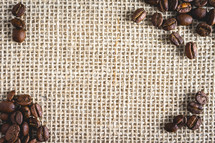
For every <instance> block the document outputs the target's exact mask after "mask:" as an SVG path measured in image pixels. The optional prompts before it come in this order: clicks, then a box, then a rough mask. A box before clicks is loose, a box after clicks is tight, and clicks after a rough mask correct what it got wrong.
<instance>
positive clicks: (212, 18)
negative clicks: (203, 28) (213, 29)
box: [207, 9, 215, 25]
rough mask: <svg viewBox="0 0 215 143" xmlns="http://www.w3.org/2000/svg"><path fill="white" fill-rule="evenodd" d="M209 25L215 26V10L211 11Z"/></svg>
mask: <svg viewBox="0 0 215 143" xmlns="http://www.w3.org/2000/svg"><path fill="white" fill-rule="evenodd" d="M207 23H208V24H209V25H214V24H215V9H211V10H210V11H209V13H208V20H207Z"/></svg>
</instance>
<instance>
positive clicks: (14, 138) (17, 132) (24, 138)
mask: <svg viewBox="0 0 215 143" xmlns="http://www.w3.org/2000/svg"><path fill="white" fill-rule="evenodd" d="M41 117H42V108H41V106H40V105H39V104H37V103H33V102H32V98H31V97H30V95H27V94H22V95H15V91H11V92H9V93H8V95H7V101H1V102H0V120H1V123H2V124H1V126H0V132H1V133H2V135H5V136H3V137H2V138H0V143H37V142H45V141H47V140H48V139H49V130H48V128H47V127H46V126H45V125H43V126H42V125H41V122H40V121H39V119H40V118H41Z"/></svg>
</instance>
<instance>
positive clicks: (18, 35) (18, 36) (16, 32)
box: [12, 28, 26, 43]
mask: <svg viewBox="0 0 215 143" xmlns="http://www.w3.org/2000/svg"><path fill="white" fill-rule="evenodd" d="M25 36H26V33H25V30H24V29H16V28H15V29H13V35H12V37H13V41H15V42H18V43H21V42H23V41H24V40H25Z"/></svg>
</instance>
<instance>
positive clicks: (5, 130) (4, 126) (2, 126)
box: [0, 123, 10, 135]
mask: <svg viewBox="0 0 215 143" xmlns="http://www.w3.org/2000/svg"><path fill="white" fill-rule="evenodd" d="M9 127H10V124H9V123H4V124H2V125H1V129H0V132H1V133H2V134H3V135H5V134H6V132H7V130H8V129H9Z"/></svg>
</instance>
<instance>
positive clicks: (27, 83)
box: [0, 0, 215, 143]
mask: <svg viewBox="0 0 215 143" xmlns="http://www.w3.org/2000/svg"><path fill="white" fill-rule="evenodd" d="M17 2H18V1H11V0H2V1H1V2H0V17H1V19H0V20H1V21H0V22H1V24H0V32H1V45H0V58H1V61H0V65H1V66H0V86H1V90H0V91H1V92H0V93H1V95H0V98H1V99H5V97H6V96H5V95H6V92H8V91H10V90H11V89H15V90H16V92H17V94H19V93H28V94H30V95H31V96H32V97H33V100H34V102H38V103H40V104H41V105H42V107H43V110H44V116H43V119H42V122H43V124H46V125H47V126H48V127H49V129H50V133H51V138H50V140H49V142H50V143H51V142H56V143H61V142H62V143H63V142H64V143H71V142H74V143H75V142H164V143H166V142H169V143H173V142H182V143H184V142H189V143H191V142H215V126H214V122H215V116H214V111H215V102H214V93H215V91H214V85H215V74H214V70H215V66H214V64H215V49H214V43H215V39H214V33H213V34H211V36H208V37H200V36H198V35H197V34H196V33H195V32H194V31H195V27H196V24H197V22H194V23H193V24H192V26H187V27H185V26H179V27H177V29H176V30H175V31H178V32H179V33H180V35H182V36H183V38H184V41H185V43H186V42H189V41H195V42H196V43H197V45H198V51H199V54H198V58H197V59H196V60H189V59H187V58H186V57H185V56H184V54H183V53H184V47H183V46H181V47H175V46H174V45H172V44H171V43H170V41H169V40H168V36H169V34H170V32H166V31H164V30H162V29H157V28H155V27H154V26H152V24H151V22H150V18H151V15H152V14H153V13H155V12H156V11H158V10H157V8H155V7H152V6H150V5H147V4H145V3H144V2H143V1H142V0H121V1H120V0H58V1H55V0H41V1H36V0H29V1H22V2H23V3H24V4H25V5H26V14H25V15H24V16H23V17H22V19H23V20H24V21H25V22H26V25H27V26H26V30H27V38H26V40H25V41H24V42H23V43H22V44H17V43H15V42H13V41H12V39H11V37H12V35H11V34H12V29H13V27H12V26H11V25H10V24H9V20H11V19H12V18H13V16H12V14H11V11H10V10H11V8H12V7H13V5H14V4H16V3H17ZM137 8H144V9H145V10H146V11H147V12H148V16H147V18H146V20H145V21H144V22H142V23H140V24H135V23H134V22H132V21H131V15H132V13H133V11H134V10H136V9H137ZM173 15H174V13H171V12H166V13H163V16H164V18H165V19H166V18H168V17H172V16H173ZM198 90H204V91H205V92H206V93H207V94H208V96H209V103H208V104H207V105H205V106H204V112H203V114H201V115H200V116H201V117H202V118H203V125H202V126H201V128H200V129H199V130H197V131H195V132H194V131H191V130H188V129H187V128H182V129H181V130H179V131H178V132H177V133H167V132H166V131H164V129H163V127H164V123H167V122H171V121H172V119H173V117H174V116H175V115H178V114H184V115H190V113H189V112H187V110H186V105H187V102H188V101H191V100H193V98H194V93H195V92H197V91H198Z"/></svg>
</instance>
